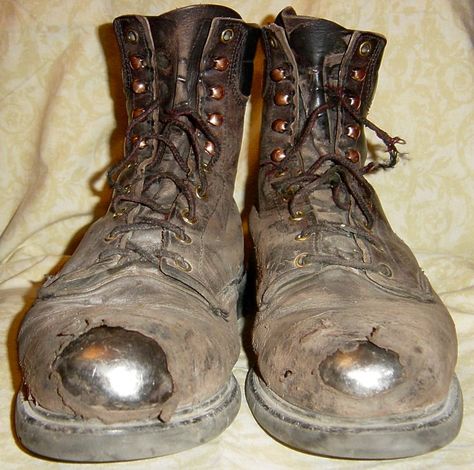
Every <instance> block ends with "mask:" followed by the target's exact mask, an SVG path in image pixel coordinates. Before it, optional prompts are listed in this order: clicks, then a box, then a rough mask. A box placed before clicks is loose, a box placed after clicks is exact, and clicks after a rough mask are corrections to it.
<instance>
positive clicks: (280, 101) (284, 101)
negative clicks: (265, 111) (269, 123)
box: [273, 92, 291, 106]
mask: <svg viewBox="0 0 474 470" xmlns="http://www.w3.org/2000/svg"><path fill="white" fill-rule="evenodd" d="M273 102H274V103H275V104H276V105H277V106H288V105H289V104H290V102H291V95H290V94H289V93H285V92H279V93H277V94H276V95H275V96H274V98H273Z"/></svg>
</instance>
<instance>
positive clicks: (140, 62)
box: [129, 55, 146, 70]
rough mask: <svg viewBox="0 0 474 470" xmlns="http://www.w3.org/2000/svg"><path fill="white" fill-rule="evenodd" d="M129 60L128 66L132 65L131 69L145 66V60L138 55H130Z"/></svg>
mask: <svg viewBox="0 0 474 470" xmlns="http://www.w3.org/2000/svg"><path fill="white" fill-rule="evenodd" d="M129 61H130V67H132V69H133V70H139V69H143V68H145V67H146V62H145V60H144V59H143V58H142V57H140V56H137V55H132V56H131V57H130V59H129Z"/></svg>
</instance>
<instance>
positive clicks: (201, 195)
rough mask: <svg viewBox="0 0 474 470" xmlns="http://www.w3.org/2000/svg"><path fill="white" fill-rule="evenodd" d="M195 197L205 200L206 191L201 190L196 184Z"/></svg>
mask: <svg viewBox="0 0 474 470" xmlns="http://www.w3.org/2000/svg"><path fill="white" fill-rule="evenodd" d="M195 193H196V197H197V198H198V199H203V200H206V199H207V192H206V191H203V190H202V188H201V186H197V187H196V191H195Z"/></svg>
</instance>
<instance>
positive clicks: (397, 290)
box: [250, 8, 457, 417]
mask: <svg viewBox="0 0 474 470" xmlns="http://www.w3.org/2000/svg"><path fill="white" fill-rule="evenodd" d="M328 35H330V37H331V38H332V39H333V40H331V41H329V40H327V38H328ZM366 40H369V41H370V42H371V45H372V51H371V54H370V56H369V57H368V58H363V57H361V56H360V55H358V54H357V50H358V47H360V44H361V43H362V42H363V41H366ZM263 42H264V50H265V55H266V73H265V77H266V79H265V85H264V111H263V120H262V135H261V168H262V169H261V171H260V174H259V198H258V206H257V207H256V208H254V210H253V211H252V213H251V218H250V228H251V233H252V237H253V240H254V243H255V247H256V258H257V270H258V271H257V272H258V286H257V288H258V289H257V290H258V292H257V299H258V306H259V312H258V314H257V320H256V325H255V329H254V334H253V344H254V348H255V351H256V353H257V356H258V367H257V370H258V372H259V374H260V376H261V378H262V379H263V380H264V381H265V383H266V384H267V385H268V386H269V387H270V388H271V389H272V390H273V391H274V392H275V393H277V394H278V395H279V396H281V397H282V398H284V399H285V400H287V401H289V402H291V403H293V404H295V405H297V406H300V407H302V408H305V409H308V410H312V411H316V412H321V413H326V414H329V415H338V416H344V417H374V416H382V415H393V414H403V413H408V412H413V411H416V410H420V409H425V408H426V407H429V406H435V405H436V404H439V403H440V402H441V401H442V400H443V399H444V398H445V397H446V394H447V391H448V388H449V385H450V382H451V379H452V376H453V371H454V366H455V363H456V357H457V341H456V332H455V329H454V324H453V322H452V319H451V317H450V316H449V313H448V311H447V310H446V308H445V306H444V305H443V304H442V302H441V301H440V299H439V298H438V297H437V295H436V294H435V293H434V292H433V290H432V288H431V286H430V284H429V281H428V280H427V278H426V276H425V275H424V274H423V272H422V270H421V269H420V267H419V266H418V263H417V261H416V259H415V257H414V256H413V254H412V252H411V250H410V249H409V248H408V247H407V246H406V245H405V244H404V243H403V241H402V240H400V239H399V238H398V237H397V235H396V234H395V233H394V232H393V231H392V229H391V227H390V225H389V223H388V221H387V219H386V217H385V215H384V213H383V210H382V208H381V205H380V202H379V200H378V198H377V196H376V194H375V192H374V190H373V188H372V187H371V186H370V185H368V184H367V186H366V188H367V189H366V191H367V194H366V196H365V200H366V201H368V202H367V204H368V208H369V210H370V212H371V214H372V215H373V219H374V220H373V224H372V226H370V227H368V226H367V225H366V220H365V218H364V214H363V213H362V211H361V209H360V207H359V206H358V205H357V203H356V201H355V200H354V198H353V197H352V196H350V195H349V196H348V197H347V198H346V203H347V208H346V209H343V208H341V207H339V206H337V205H336V204H335V202H334V198H333V194H332V193H331V189H330V187H329V186H327V188H321V187H320V188H318V189H317V190H315V191H313V192H311V194H309V195H308V196H306V197H301V198H300V199H298V200H297V201H296V205H297V207H298V209H300V210H301V211H304V213H305V216H304V217H303V218H302V220H290V217H289V216H290V213H289V208H288V202H287V199H285V195H284V194H282V193H281V192H280V191H279V187H280V186H281V184H282V182H284V180H285V178H289V177H292V176H293V177H294V176H297V175H298V171H301V170H306V169H307V168H309V167H310V166H311V165H312V164H313V163H314V162H315V161H316V160H317V158H318V153H319V155H321V154H325V153H331V152H333V153H337V154H341V155H344V154H345V152H346V151H347V150H348V149H349V148H355V149H357V150H359V152H360V155H361V158H360V161H359V162H358V163H354V165H358V167H359V168H361V167H362V166H363V165H364V164H365V160H366V157H367V148H366V142H365V137H364V134H363V130H361V135H360V137H359V139H358V140H357V142H354V141H353V140H351V139H349V138H348V136H347V135H346V133H345V130H346V126H348V125H349V124H351V123H353V122H354V119H353V117H352V116H351V115H350V114H349V113H348V112H347V111H346V110H345V109H343V108H342V106H341V105H340V104H339V105H337V106H333V107H331V108H330V109H328V110H326V111H324V112H321V114H320V115H319V117H318V119H317V121H316V123H315V125H314V126H313V128H312V131H311V135H310V137H309V138H308V139H307V140H306V141H305V142H304V145H303V147H302V148H301V150H300V152H299V154H298V158H297V160H296V161H294V160H293V161H292V162H291V163H289V164H288V167H287V168H285V174H284V175H279V174H278V173H277V172H275V171H272V162H271V152H272V150H273V149H275V148H277V147H281V148H283V149H285V150H287V151H290V150H291V148H292V147H293V146H294V145H295V142H296V141H297V138H298V135H299V132H301V129H302V127H303V124H304V122H305V120H306V118H307V117H308V116H309V114H310V113H311V111H312V110H314V109H315V108H316V107H317V106H320V105H321V104H324V103H325V102H327V100H329V98H328V92H329V91H330V90H336V91H337V92H343V93H344V94H345V95H347V96H349V95H354V96H359V97H360V100H361V106H360V110H359V113H360V115H361V116H363V117H365V116H366V115H367V113H368V110H369V107H370V103H371V101H372V98H373V94H374V91H375V87H376V82H377V72H378V68H379V65H380V61H381V57H382V52H383V48H384V46H385V39H384V38H383V37H381V36H379V35H376V34H373V33H369V32H360V31H350V30H347V29H345V28H343V27H340V26H339V25H336V24H334V23H329V22H327V21H326V20H319V19H314V18H309V17H301V16H296V14H295V12H294V11H293V10H292V9H291V8H287V9H285V10H284V11H283V12H282V13H281V14H280V15H279V17H278V18H277V20H276V22H275V24H271V25H269V26H266V27H264V28H263ZM272 43H273V44H272ZM275 44H276V46H275ZM276 67H285V68H286V69H287V70H289V71H290V72H289V74H288V77H287V79H286V80H284V81H282V82H278V83H276V82H275V81H273V80H272V79H271V78H270V73H271V71H272V70H273V69H274V68H276ZM360 67H364V69H365V70H366V77H365V79H364V80H362V81H356V80H354V79H352V78H351V76H350V75H351V73H352V71H353V69H356V68H360ZM282 90H283V91H284V92H286V93H290V94H291V96H292V99H291V102H290V104H289V105H288V106H277V105H275V103H274V96H275V93H277V92H279V91H282ZM277 118H281V119H285V120H288V121H289V122H290V126H289V131H287V132H284V133H281V134H279V133H276V132H274V131H273V130H272V122H273V121H274V120H275V119H277ZM330 165H332V163H330V164H327V165H326V166H325V167H324V168H323V169H322V170H321V171H324V170H325V169H328V168H330ZM339 184H340V182H339ZM318 224H319V225H318ZM324 224H326V228H324ZM329 224H333V225H331V227H333V228H332V229H327V226H328V225H329ZM315 225H316V226H318V227H323V228H321V229H320V230H319V231H316V232H315V233H312V234H311V236H309V237H308V238H307V239H305V240H296V237H297V236H298V234H301V233H304V231H305V230H306V229H308V228H311V227H314V226H315ZM356 231H358V233H356ZM360 233H361V234H364V236H361V235H360ZM305 254H308V255H309V258H308V259H310V262H309V263H308V264H306V265H304V266H300V267H298V266H297V265H296V264H295V261H296V260H297V259H298V256H302V255H305ZM334 258H338V259H340V260H341V261H340V263H341V264H339V265H338V264H334V263H331V262H329V261H324V260H329V259H334ZM364 341H369V342H372V343H373V344H375V345H377V346H379V347H381V348H384V349H388V350H391V351H393V352H394V353H395V354H397V355H398V357H399V360H400V363H401V364H402V367H403V380H402V381H401V383H400V384H399V385H397V386H396V387H394V388H393V389H390V390H387V391H385V392H383V393H380V394H377V395H375V396H372V397H370V398H369V399H360V398H355V397H350V396H349V395H347V394H344V393H343V392H341V391H338V390H336V389H334V388H331V387H329V386H328V385H327V384H325V383H324V382H323V380H322V378H321V377H320V374H319V366H320V364H321V363H322V361H324V360H325V359H326V358H327V357H328V356H330V355H331V354H334V353H335V352H336V351H337V350H341V351H345V350H351V349H354V347H356V346H357V343H358V342H364ZM288 371H289V372H288Z"/></svg>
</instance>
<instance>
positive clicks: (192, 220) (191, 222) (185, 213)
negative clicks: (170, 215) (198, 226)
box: [181, 210, 197, 225]
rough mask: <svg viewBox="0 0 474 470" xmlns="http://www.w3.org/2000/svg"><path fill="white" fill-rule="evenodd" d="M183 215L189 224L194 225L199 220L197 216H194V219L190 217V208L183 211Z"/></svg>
mask: <svg viewBox="0 0 474 470" xmlns="http://www.w3.org/2000/svg"><path fill="white" fill-rule="evenodd" d="M181 217H182V219H183V220H184V221H185V222H186V223H187V224H189V225H194V224H195V223H196V222H197V219H196V217H193V218H192V219H191V218H190V217H189V211H188V210H183V211H181Z"/></svg>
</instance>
